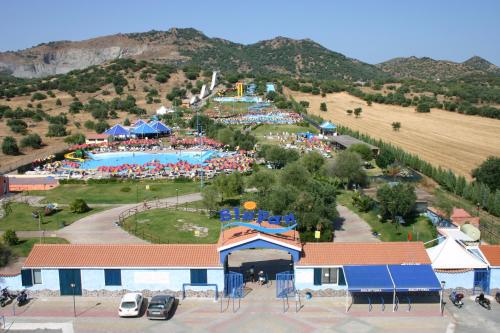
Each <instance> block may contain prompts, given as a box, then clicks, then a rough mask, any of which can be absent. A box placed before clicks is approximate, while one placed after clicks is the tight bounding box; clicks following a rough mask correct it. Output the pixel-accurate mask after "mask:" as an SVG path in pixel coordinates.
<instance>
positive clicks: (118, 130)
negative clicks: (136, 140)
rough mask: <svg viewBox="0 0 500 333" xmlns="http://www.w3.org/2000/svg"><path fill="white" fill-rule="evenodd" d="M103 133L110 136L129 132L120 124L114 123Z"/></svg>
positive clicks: (126, 134)
mask: <svg viewBox="0 0 500 333" xmlns="http://www.w3.org/2000/svg"><path fill="white" fill-rule="evenodd" d="M104 133H105V134H108V135H111V136H120V135H125V136H128V135H130V132H129V131H128V130H127V129H126V128H124V127H123V126H122V125H120V124H116V125H115V126H113V127H111V128H110V129H108V130H107V131H106V132H104Z"/></svg>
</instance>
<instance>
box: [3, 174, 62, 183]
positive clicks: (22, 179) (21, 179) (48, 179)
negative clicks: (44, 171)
mask: <svg viewBox="0 0 500 333" xmlns="http://www.w3.org/2000/svg"><path fill="white" fill-rule="evenodd" d="M7 177H8V178H9V183H10V184H11V185H40V184H48V185H50V184H59V181H58V180H57V179H55V178H54V177H52V176H7Z"/></svg>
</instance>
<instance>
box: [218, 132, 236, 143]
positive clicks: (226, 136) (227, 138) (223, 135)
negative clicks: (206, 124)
mask: <svg viewBox="0 0 500 333" xmlns="http://www.w3.org/2000/svg"><path fill="white" fill-rule="evenodd" d="M217 140H219V141H220V142H222V143H223V144H226V145H229V146H233V145H234V133H233V131H232V130H231V129H230V128H222V129H220V130H218V131H217Z"/></svg>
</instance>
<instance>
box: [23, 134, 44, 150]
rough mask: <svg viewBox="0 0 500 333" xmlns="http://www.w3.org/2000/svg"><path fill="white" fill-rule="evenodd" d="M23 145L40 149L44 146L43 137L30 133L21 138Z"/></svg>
mask: <svg viewBox="0 0 500 333" xmlns="http://www.w3.org/2000/svg"><path fill="white" fill-rule="evenodd" d="M21 147H23V148H24V147H31V148H34V149H39V148H41V147H42V138H41V137H40V135H38V134H30V135H28V136H25V137H24V138H22V139H21Z"/></svg>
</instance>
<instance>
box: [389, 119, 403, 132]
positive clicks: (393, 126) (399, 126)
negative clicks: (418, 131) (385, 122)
mask: <svg viewBox="0 0 500 333" xmlns="http://www.w3.org/2000/svg"><path fill="white" fill-rule="evenodd" d="M391 126H392V129H393V130H394V131H399V129H400V128H401V123H400V122H399V121H395V122H393V123H392V124H391Z"/></svg>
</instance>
